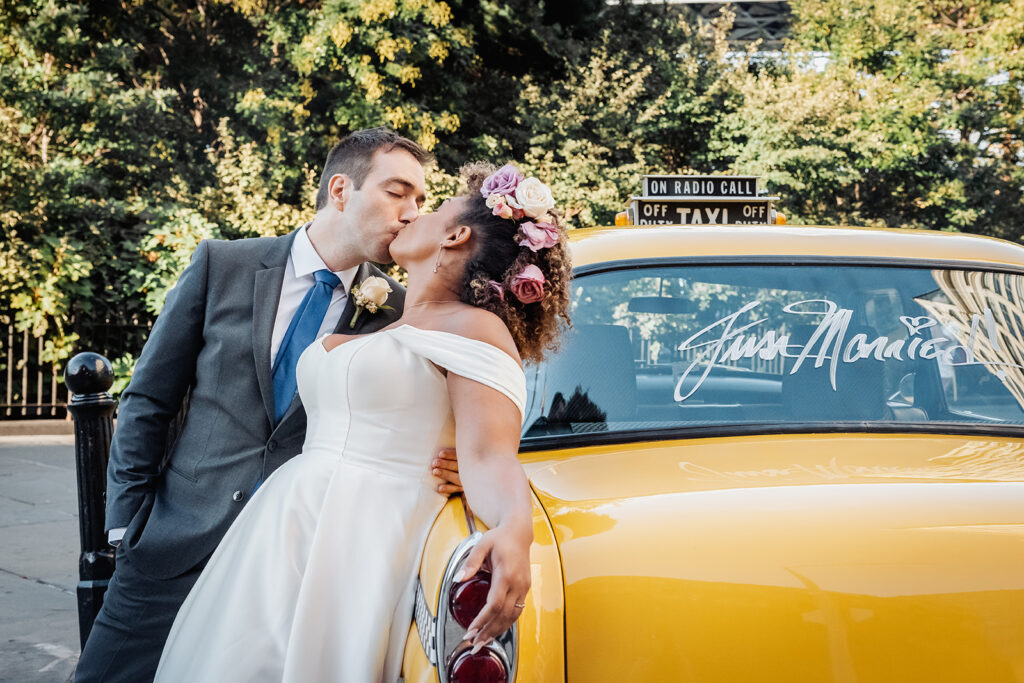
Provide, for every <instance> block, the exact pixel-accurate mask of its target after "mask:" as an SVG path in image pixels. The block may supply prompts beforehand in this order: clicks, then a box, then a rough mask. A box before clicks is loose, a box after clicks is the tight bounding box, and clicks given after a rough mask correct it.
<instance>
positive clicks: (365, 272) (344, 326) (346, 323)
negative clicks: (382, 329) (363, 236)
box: [334, 263, 370, 334]
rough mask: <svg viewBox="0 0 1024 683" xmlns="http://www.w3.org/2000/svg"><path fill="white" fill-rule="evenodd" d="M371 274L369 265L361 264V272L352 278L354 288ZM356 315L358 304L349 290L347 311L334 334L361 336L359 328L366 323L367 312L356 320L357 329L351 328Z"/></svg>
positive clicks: (344, 311) (339, 320) (342, 313)
mask: <svg viewBox="0 0 1024 683" xmlns="http://www.w3.org/2000/svg"><path fill="white" fill-rule="evenodd" d="M369 274H370V266H369V264H366V263H363V264H360V266H359V270H357V271H356V276H355V277H354V278H352V287H355V286H356V285H358V284H359V283H360V282H362V281H363V280H365V279H366V278H367V277H368V276H369ZM355 313H356V302H355V300H354V299H353V298H352V291H351V289H349V292H348V300H347V301H346V302H345V310H343V311H342V312H341V317H340V318H338V324H337V325H336V326H335V328H334V334H359V328H361V327H362V326H363V323H365V322H366V317H367V312H366V311H363V312H362V313H360V314H359V319H358V320H356V324H355V327H351V324H352V316H353V315H355Z"/></svg>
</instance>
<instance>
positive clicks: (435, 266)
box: [434, 242, 444, 273]
mask: <svg viewBox="0 0 1024 683" xmlns="http://www.w3.org/2000/svg"><path fill="white" fill-rule="evenodd" d="M442 251H444V242H441V246H439V247H438V248H437V261H436V262H435V263H434V272H435V273H436V272H437V269H438V268H440V267H441V252H442Z"/></svg>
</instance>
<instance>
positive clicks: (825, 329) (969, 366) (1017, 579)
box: [404, 225, 1024, 683]
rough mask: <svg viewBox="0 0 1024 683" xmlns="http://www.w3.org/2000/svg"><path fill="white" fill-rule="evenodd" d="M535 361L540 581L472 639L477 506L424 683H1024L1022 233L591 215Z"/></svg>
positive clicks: (422, 654)
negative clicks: (603, 224)
mask: <svg viewBox="0 0 1024 683" xmlns="http://www.w3.org/2000/svg"><path fill="white" fill-rule="evenodd" d="M571 242H572V244H571V246H572V256H573V264H574V268H575V280H574V283H573V286H572V319H573V325H574V326H573V329H572V331H571V332H570V333H569V334H568V335H567V337H566V341H565V343H564V345H563V348H562V349H561V350H560V351H559V352H558V353H557V354H554V355H553V356H552V357H551V358H550V359H549V360H548V361H546V362H545V363H544V364H543V365H542V366H539V367H528V368H527V379H528V387H529V401H528V409H527V416H526V421H525V424H524V428H523V435H522V446H521V460H522V463H523V466H524V468H525V469H526V471H527V473H528V476H529V479H530V482H531V485H532V489H533V495H534V535H535V543H534V545H533V548H532V551H531V562H532V567H533V586H532V589H531V592H530V594H529V596H528V599H527V606H526V609H525V611H524V612H523V614H522V617H521V618H520V619H519V621H518V624H517V626H516V627H514V628H513V629H512V630H511V631H509V632H508V633H506V634H505V635H504V636H503V637H502V638H501V639H499V640H498V641H496V642H494V643H492V644H491V645H490V646H489V647H488V648H486V649H484V650H482V651H481V652H479V653H477V654H476V655H472V654H470V653H469V652H468V650H467V646H466V644H465V643H463V642H462V637H463V634H464V633H465V626H466V625H467V624H468V623H469V621H470V620H471V619H472V616H473V615H474V614H475V610H478V609H479V607H480V606H481V605H482V604H483V601H484V597H485V596H486V590H487V587H488V584H487V576H486V575H485V574H484V575H481V576H479V577H478V578H476V579H474V580H472V581H470V582H466V583H460V584H456V583H455V582H454V581H453V576H454V574H455V573H456V571H457V569H458V567H459V565H460V562H461V561H462V559H463V558H464V556H465V554H466V552H467V551H468V549H469V548H470V547H471V546H472V544H473V542H474V540H475V536H474V535H473V534H474V531H475V530H476V528H477V527H478V526H479V524H480V523H479V522H478V521H477V520H475V519H474V518H473V517H472V515H471V513H469V512H468V511H467V509H466V507H465V505H464V503H463V501H462V499H461V498H453V499H452V500H451V501H450V502H449V503H448V505H447V507H446V508H445V509H444V511H443V513H442V514H441V515H440V516H439V517H438V519H437V521H436V523H435V524H434V527H433V529H432V531H431V534H430V538H429V540H428V543H427V547H426V550H425V552H424V555H423V558H422V564H421V569H420V576H419V585H418V587H417V609H416V618H415V622H414V623H413V624H412V625H411V627H410V631H409V638H408V641H407V646H406V653H405V667H404V679H405V681H406V683H425V682H427V681H431V682H433V681H440V682H442V683H449V682H455V681H457V682H459V683H467V682H468V681H512V680H519V681H544V682H554V681H579V682H585V683H593V682H601V681H608V682H612V681H614V682H620V681H699V682H701V683H714V682H725V681H729V682H737V681H759V682H764V681H779V682H787V683H789V682H792V681H836V682H840V681H842V682H846V681H850V682H852V681H860V682H864V681H893V682H901V683H902V682H907V681H928V682H936V681H985V682H994V681H1024V307H1022V304H1024V247H1021V246H1018V245H1014V244H1010V243H1007V242H1001V241H998V240H994V239H987V238H982V237H977V236H969V235H963V234H953V233H938V232H917V231H908V230H884V229H856V228H819V227H795V226H779V225H761V226H755V225H729V226H720V225H719V226H708V225H690V226H665V225H657V226H636V227H623V228H602V229H590V230H579V231H575V232H574V233H573V234H572V236H571Z"/></svg>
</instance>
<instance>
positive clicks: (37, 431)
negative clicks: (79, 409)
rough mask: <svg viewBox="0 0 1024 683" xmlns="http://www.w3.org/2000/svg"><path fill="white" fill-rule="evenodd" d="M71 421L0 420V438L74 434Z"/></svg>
mask: <svg viewBox="0 0 1024 683" xmlns="http://www.w3.org/2000/svg"><path fill="white" fill-rule="evenodd" d="M74 433H75V423H74V422H72V421H71V420H0V436H39V435H43V434H74Z"/></svg>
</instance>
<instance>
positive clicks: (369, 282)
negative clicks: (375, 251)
mask: <svg viewBox="0 0 1024 683" xmlns="http://www.w3.org/2000/svg"><path fill="white" fill-rule="evenodd" d="M390 293H391V286H390V285H389V284H388V281H387V280H385V279H384V278H382V277H377V276H376V275H371V276H370V277H368V278H366V279H365V280H363V281H362V282H360V283H359V284H358V285H353V286H352V291H351V293H350V296H351V297H352V301H354V302H355V304H356V312H355V313H354V314H353V315H352V321H351V322H349V324H348V326H349V327H355V326H356V320H357V319H358V318H359V314H360V313H362V312H363V309H364V308H365V309H366V310H368V311H369V312H370V313H376V312H377V311H379V310H381V309H383V310H385V311H393V310H395V309H394V308H392V307H391V306H385V305H384V302H385V301H387V300H388V294H390Z"/></svg>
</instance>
